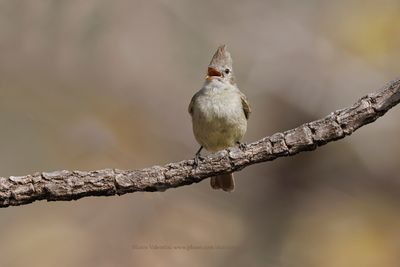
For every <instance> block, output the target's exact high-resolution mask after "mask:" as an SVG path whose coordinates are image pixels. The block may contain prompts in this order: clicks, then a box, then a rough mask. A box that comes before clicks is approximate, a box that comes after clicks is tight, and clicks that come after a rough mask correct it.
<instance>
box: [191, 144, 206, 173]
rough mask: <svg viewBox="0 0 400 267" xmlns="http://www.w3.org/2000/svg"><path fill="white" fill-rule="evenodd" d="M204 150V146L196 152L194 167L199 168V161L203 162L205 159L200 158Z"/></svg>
mask: <svg viewBox="0 0 400 267" xmlns="http://www.w3.org/2000/svg"><path fill="white" fill-rule="evenodd" d="M202 149H203V146H200V148H199V150H198V151H197V152H196V155H195V156H194V160H193V167H195V168H196V167H197V166H199V161H201V160H203V159H204V158H203V157H202V156H200V153H201V150H202Z"/></svg>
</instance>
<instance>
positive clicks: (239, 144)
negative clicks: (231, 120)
mask: <svg viewBox="0 0 400 267" xmlns="http://www.w3.org/2000/svg"><path fill="white" fill-rule="evenodd" d="M236 143H237V144H238V146H239V148H240V150H245V149H246V148H247V144H246V143H242V142H236Z"/></svg>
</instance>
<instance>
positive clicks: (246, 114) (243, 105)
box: [240, 92, 251, 119]
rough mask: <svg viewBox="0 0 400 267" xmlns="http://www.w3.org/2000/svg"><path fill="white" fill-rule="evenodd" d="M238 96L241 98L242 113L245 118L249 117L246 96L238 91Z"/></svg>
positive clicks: (248, 105)
mask: <svg viewBox="0 0 400 267" xmlns="http://www.w3.org/2000/svg"><path fill="white" fill-rule="evenodd" d="M240 98H241V100H242V107H243V111H244V115H245V116H246V119H249V116H250V113H251V108H250V104H249V101H247V98H246V96H245V95H244V94H243V93H242V92H240Z"/></svg>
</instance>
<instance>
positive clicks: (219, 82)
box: [188, 45, 251, 192]
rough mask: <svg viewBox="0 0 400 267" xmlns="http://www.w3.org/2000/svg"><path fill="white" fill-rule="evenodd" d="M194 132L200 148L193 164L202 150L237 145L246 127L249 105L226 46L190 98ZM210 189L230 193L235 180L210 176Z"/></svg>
mask: <svg viewBox="0 0 400 267" xmlns="http://www.w3.org/2000/svg"><path fill="white" fill-rule="evenodd" d="M188 111H189V114H190V115H191V118H192V126H193V127H192V128H193V134H194V137H195V139H196V141H197V142H198V143H199V144H200V148H199V150H198V151H197V153H196V154H195V158H194V164H195V166H197V165H198V162H199V160H201V156H200V155H201V151H202V149H203V148H205V149H206V150H207V151H209V152H217V151H219V150H222V149H225V148H228V147H233V146H236V145H239V147H240V148H241V149H243V148H244V147H245V146H246V145H245V144H244V143H241V140H242V138H243V136H244V135H245V133H246V130H247V120H248V119H249V116H250V113H251V108H250V104H249V102H248V100H247V98H246V96H245V95H244V94H243V93H242V92H241V91H240V90H239V88H238V86H237V84H236V81H235V76H234V72H233V68H232V57H231V54H230V53H229V52H228V50H227V46H226V45H221V46H219V47H218V49H217V51H216V52H215V54H214V56H213V57H212V59H211V62H210V64H209V65H208V68H207V76H206V79H205V81H204V84H203V86H202V87H201V89H200V90H199V91H197V92H196V93H195V94H194V96H193V97H192V99H191V101H190V104H189V108H188ZM210 185H211V187H212V188H213V189H222V190H223V191H226V192H232V191H233V190H234V188H235V181H234V178H233V174H232V173H227V174H220V175H217V176H213V177H211V179H210Z"/></svg>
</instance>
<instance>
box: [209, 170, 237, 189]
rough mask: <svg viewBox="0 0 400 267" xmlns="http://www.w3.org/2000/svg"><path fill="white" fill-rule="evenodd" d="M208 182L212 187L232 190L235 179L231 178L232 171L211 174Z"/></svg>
mask: <svg viewBox="0 0 400 267" xmlns="http://www.w3.org/2000/svg"><path fill="white" fill-rule="evenodd" d="M210 184H211V187H212V188H213V189H222V190H224V191H226V192H232V191H233V189H235V180H233V174H232V173H226V174H221V175H217V176H213V177H211V180H210Z"/></svg>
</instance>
